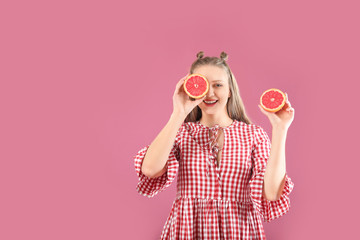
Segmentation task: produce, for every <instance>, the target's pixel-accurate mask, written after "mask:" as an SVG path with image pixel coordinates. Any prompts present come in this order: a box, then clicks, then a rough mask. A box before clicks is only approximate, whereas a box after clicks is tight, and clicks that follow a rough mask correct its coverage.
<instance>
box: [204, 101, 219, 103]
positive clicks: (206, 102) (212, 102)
mask: <svg viewBox="0 0 360 240" xmlns="http://www.w3.org/2000/svg"><path fill="white" fill-rule="evenodd" d="M216 101H217V100H215V101H211V102H207V101H204V102H205V103H215V102H216Z"/></svg>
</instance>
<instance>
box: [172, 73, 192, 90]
mask: <svg viewBox="0 0 360 240" xmlns="http://www.w3.org/2000/svg"><path fill="white" fill-rule="evenodd" d="M187 76H189V74H187V75H186V76H185V77H183V78H181V79H180V80H179V81H178V83H177V84H176V88H175V91H176V92H179V91H180V89H181V87H182V86H183V84H184V82H185V79H186V78H187Z"/></svg>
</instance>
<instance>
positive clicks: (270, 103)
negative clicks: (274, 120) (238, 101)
mask: <svg viewBox="0 0 360 240" xmlns="http://www.w3.org/2000/svg"><path fill="white" fill-rule="evenodd" d="M285 103H286V95H285V93H283V92H282V91H281V90H279V89H277V88H270V89H268V90H266V91H265V92H264V93H263V94H262V95H261V97H260V106H261V107H262V108H263V109H264V110H266V111H268V112H277V111H279V110H280V109H282V108H283V107H284V105H285Z"/></svg>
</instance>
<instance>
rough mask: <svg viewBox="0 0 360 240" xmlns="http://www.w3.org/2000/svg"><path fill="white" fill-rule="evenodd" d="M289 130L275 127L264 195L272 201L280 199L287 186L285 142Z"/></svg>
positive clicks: (265, 176) (265, 177)
mask: <svg viewBox="0 0 360 240" xmlns="http://www.w3.org/2000/svg"><path fill="white" fill-rule="evenodd" d="M286 135H287V128H283V127H273V129H272V140H271V142H272V143H271V150H270V157H269V160H268V162H267V166H266V171H265V175H264V186H263V195H264V197H265V198H266V199H268V200H270V201H275V200H278V199H279V198H280V195H281V194H282V192H283V189H284V185H285V180H286V179H285V174H286V162H285V141H286Z"/></svg>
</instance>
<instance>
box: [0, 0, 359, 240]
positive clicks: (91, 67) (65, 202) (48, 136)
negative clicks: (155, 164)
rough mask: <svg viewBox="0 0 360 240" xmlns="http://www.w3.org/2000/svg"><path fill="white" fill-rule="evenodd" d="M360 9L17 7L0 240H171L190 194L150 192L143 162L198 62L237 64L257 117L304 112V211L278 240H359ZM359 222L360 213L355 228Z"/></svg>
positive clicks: (351, 5) (5, 58)
mask: <svg viewBox="0 0 360 240" xmlns="http://www.w3.org/2000/svg"><path fill="white" fill-rule="evenodd" d="M358 12H359V4H358V3H357V1H319V0H312V1H296V2H293V1H291V2H290V1H252V2H250V1H246V2H245V1H244V2H239V1H222V2H220V1H181V2H174V1H165V0H164V1H127V2H126V3H124V1H108V0H103V1H79V0H73V1H37V0H34V1H1V4H0V33H1V37H0V42H1V44H0V61H1V62H0V80H1V85H0V108H1V109H0V110H1V112H0V114H1V117H0V128H1V131H0V139H1V142H0V148H1V149H0V161H1V165H0V188H1V189H0V194H1V196H0V239H6V240H8V239H37V240H40V239H41V240H42V239H53V240H55V239H87V240H90V239H158V238H159V236H160V234H161V231H162V228H163V225H164V223H165V220H166V218H167V216H168V214H169V213H170V209H171V204H172V201H173V199H174V197H175V190H176V184H173V185H171V186H170V187H169V188H168V189H166V190H165V191H163V192H161V193H159V194H158V195H156V196H155V197H154V198H152V199H148V198H147V197H144V196H141V195H139V194H138V193H137V192H136V184H137V182H138V179H137V176H136V173H135V168H134V162H133V157H134V155H135V154H136V153H137V151H139V150H140V149H141V148H142V147H144V146H145V145H147V144H149V143H151V141H152V140H153V139H154V138H155V137H156V135H157V134H158V133H159V132H160V130H161V129H162V128H163V126H164V125H165V124H166V122H167V121H168V119H169V116H170V114H171V112H172V95H173V91H174V88H175V85H176V83H177V82H178V80H179V79H180V78H182V77H183V76H185V75H186V74H187V73H188V70H189V67H190V65H191V63H192V62H193V61H194V60H195V57H196V53H197V52H198V51H201V50H202V51H204V52H205V55H210V56H219V55H220V53H221V51H225V52H227V53H228V54H229V60H228V64H229V65H230V67H231V68H232V70H233V72H234V74H235V77H236V78H237V81H238V85H239V88H240V93H241V96H242V98H243V100H244V103H245V107H246V110H247V113H248V114H249V116H250V118H251V119H252V120H253V122H254V123H255V124H258V125H260V126H262V127H264V129H265V130H266V131H267V132H268V134H269V135H270V136H271V125H270V122H269V120H268V119H267V117H266V116H265V115H263V114H262V113H261V112H260V110H259V109H258V107H257V104H258V100H259V97H260V95H261V93H262V92H263V91H264V90H266V89H268V88H271V87H277V88H280V89H282V90H284V91H286V92H287V93H288V95H289V99H290V102H291V103H292V106H293V107H294V108H295V111H296V114H295V119H294V122H293V123H292V125H291V127H290V129H289V132H288V138H287V142H286V161H287V171H288V174H289V176H290V177H291V178H292V180H293V181H294V183H295V188H294V190H293V192H292V193H291V209H290V212H289V213H287V214H286V215H285V216H283V217H282V218H279V219H277V220H274V221H273V222H271V223H264V227H265V232H266V235H267V237H268V239H277V240H281V239H292V240H298V239H339V238H344V239H350V238H351V239H353V238H354V236H357V235H355V234H357V232H358V227H357V225H356V224H355V223H356V222H358V220H357V218H355V217H356V216H357V215H358V214H359V204H358V196H359V191H358V190H355V189H357V185H358V184H357V183H358V182H359V179H358V176H359V174H358V170H359V167H360V165H359V160H360V158H359V155H358V151H357V150H358V148H359V147H358V143H359V138H358V136H357V135H355V134H356V133H359V127H358V124H356V122H358V121H359V112H358V102H359V101H358V96H359V93H358V91H359V88H358V87H359V80H360V79H359V77H360V72H359V63H360V58H359V56H360V51H359V50H360V47H359V40H360V36H359V35H360V34H359V21H360V17H359V14H358ZM355 213H357V214H356V215H355Z"/></svg>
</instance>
